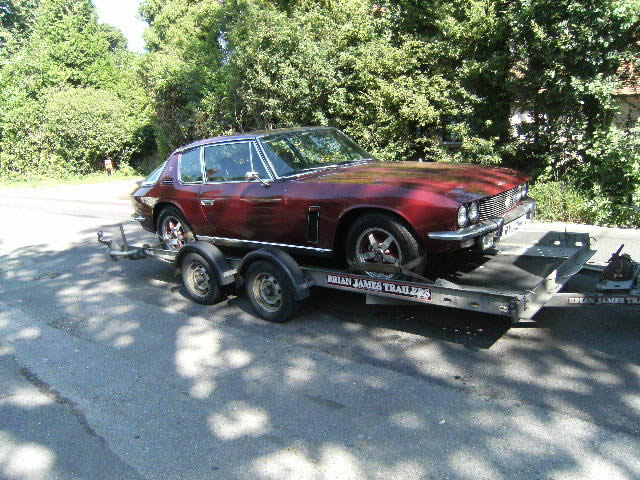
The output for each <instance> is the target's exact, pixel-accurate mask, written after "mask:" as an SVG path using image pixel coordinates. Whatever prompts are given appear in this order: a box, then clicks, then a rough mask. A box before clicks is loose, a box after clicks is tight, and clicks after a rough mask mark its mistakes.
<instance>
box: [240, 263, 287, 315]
mask: <svg viewBox="0 0 640 480" xmlns="http://www.w3.org/2000/svg"><path fill="white" fill-rule="evenodd" d="M245 278H246V280H245V284H244V286H245V291H246V292H247V297H248V298H249V302H251V305H252V306H253V308H254V310H255V311H256V312H257V313H258V315H259V316H260V317H262V318H263V319H265V320H267V321H269V322H276V323H284V322H286V321H287V320H289V319H290V318H291V317H292V316H293V314H294V313H295V312H296V310H297V308H298V302H297V301H296V297H295V290H294V288H293V285H292V284H291V280H290V279H289V277H288V276H287V274H286V273H285V272H283V271H282V269H281V268H280V267H279V266H277V265H275V264H274V263H272V262H268V261H265V260H256V261H255V262H253V263H252V264H251V265H249V268H248V269H247V274H246V277H245Z"/></svg>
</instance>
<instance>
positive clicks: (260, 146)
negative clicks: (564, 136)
mask: <svg viewBox="0 0 640 480" xmlns="http://www.w3.org/2000/svg"><path fill="white" fill-rule="evenodd" d="M527 181H528V178H527V177H526V176H525V175H523V174H521V173H519V172H516V171H513V170H508V169H504V168H490V167H484V166H478V165H463V164H446V163H416V162H399V163H383V162H379V161H377V160H376V159H374V158H373V157H372V156H371V155H370V154H368V153H367V152H365V151H364V150H363V149H362V148H361V147H359V146H358V145H357V144H356V143H354V142H353V141H352V140H351V139H349V138H348V137H347V136H346V135H344V134H343V133H342V132H340V131H339V130H336V129H334V128H327V127H313V128H296V129H281V130H270V131H261V132H251V133H245V134H239V135H232V136H226V137H218V138H212V139H208V140H202V141H198V142H195V143H192V144H189V145H187V146H185V147H182V148H179V149H178V150H176V151H175V152H173V153H172V154H171V156H170V157H169V158H168V159H167V161H165V162H164V163H163V164H162V165H160V166H159V167H158V168H157V169H156V170H155V171H154V172H153V173H152V174H151V175H150V176H149V178H147V179H146V180H145V181H144V182H142V184H141V186H140V187H139V188H137V189H136V190H135V192H134V193H133V205H134V208H135V213H134V218H136V219H137V220H139V221H140V222H141V224H142V226H143V228H145V229H146V230H148V231H151V232H156V233H157V234H158V236H159V237H160V239H161V240H162V241H163V242H164V243H165V245H166V246H167V248H169V249H175V250H177V249H179V248H180V247H181V246H182V245H183V244H184V243H185V242H188V241H191V240H193V239H194V238H196V237H197V238H198V239H204V240H210V241H212V242H213V243H215V244H216V245H219V246H222V247H243V248H260V247H262V246H266V245H275V246H279V247H283V248H285V249H287V250H289V252H290V253H306V254H313V255H333V256H337V257H338V258H345V259H346V260H347V262H348V263H349V264H355V263H376V264H400V265H403V266H406V267H407V268H409V269H411V270H413V271H414V272H417V273H420V272H422V271H423V270H424V267H425V264H426V259H427V256H428V255H429V254H432V253H440V252H445V251H451V250H455V249H464V248H470V247H479V248H487V247H489V246H492V245H493V242H494V241H495V240H498V239H499V238H501V237H504V236H506V235H508V234H510V233H512V232H513V231H515V230H516V229H518V228H519V227H520V226H521V225H522V224H523V223H524V221H525V220H526V219H529V218H531V217H532V216H533V214H534V212H535V202H534V201H533V200H532V199H529V198H527V193H528V184H527ZM378 270H384V268H383V269H380V268H378ZM368 273H369V274H370V275H373V276H379V277H386V278H388V277H391V276H392V275H393V274H391V273H382V272H380V271H377V272H376V271H371V272H368Z"/></svg>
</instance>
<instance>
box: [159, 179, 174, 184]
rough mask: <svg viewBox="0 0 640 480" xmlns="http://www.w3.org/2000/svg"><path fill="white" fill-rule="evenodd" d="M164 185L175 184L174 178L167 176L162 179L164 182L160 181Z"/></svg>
mask: <svg viewBox="0 0 640 480" xmlns="http://www.w3.org/2000/svg"><path fill="white" fill-rule="evenodd" d="M160 183H161V184H162V185H173V179H171V178H165V179H164V180H162V182H160Z"/></svg>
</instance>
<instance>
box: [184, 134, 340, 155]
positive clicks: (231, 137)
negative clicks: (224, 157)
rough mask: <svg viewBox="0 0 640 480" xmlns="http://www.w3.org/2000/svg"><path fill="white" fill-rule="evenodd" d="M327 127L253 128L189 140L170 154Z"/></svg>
mask: <svg viewBox="0 0 640 480" xmlns="http://www.w3.org/2000/svg"><path fill="white" fill-rule="evenodd" d="M327 128H333V127H292V128H274V129H273V130H255V131H252V132H245V133H235V134H233V135H221V136H219V137H212V138H205V139H202V140H197V141H195V142H191V143H189V144H187V145H184V146H182V147H179V148H176V149H175V150H174V151H173V153H172V154H171V155H175V154H177V153H181V152H184V151H186V150H190V149H192V148H196V147H200V146H202V145H209V144H212V143H218V142H226V141H229V140H254V139H256V138H260V137H265V136H267V135H277V134H279V133H289V132H304V131H311V130H323V129H327Z"/></svg>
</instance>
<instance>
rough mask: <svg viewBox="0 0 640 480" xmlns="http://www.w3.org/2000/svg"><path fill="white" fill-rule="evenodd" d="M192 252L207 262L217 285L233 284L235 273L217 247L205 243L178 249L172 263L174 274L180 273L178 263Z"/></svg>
mask: <svg viewBox="0 0 640 480" xmlns="http://www.w3.org/2000/svg"><path fill="white" fill-rule="evenodd" d="M192 252H193V253H198V254H200V255H202V256H203V257H204V259H205V260H207V262H209V265H211V268H212V269H213V271H214V272H215V274H216V280H217V281H218V285H221V286H223V285H229V284H231V283H233V282H234V280H235V274H236V271H235V270H234V269H232V268H231V267H230V266H229V263H227V260H226V259H225V258H224V255H223V254H222V252H221V251H220V249H219V248H218V247H216V246H215V245H213V244H211V243H209V242H205V241H197V242H193V243H187V244H186V245H185V246H184V247H182V248H181V249H180V251H179V252H178V254H177V255H176V259H175V261H174V265H175V267H176V274H179V273H180V263H181V262H182V259H183V257H184V256H185V255H187V254H188V253H192Z"/></svg>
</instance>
